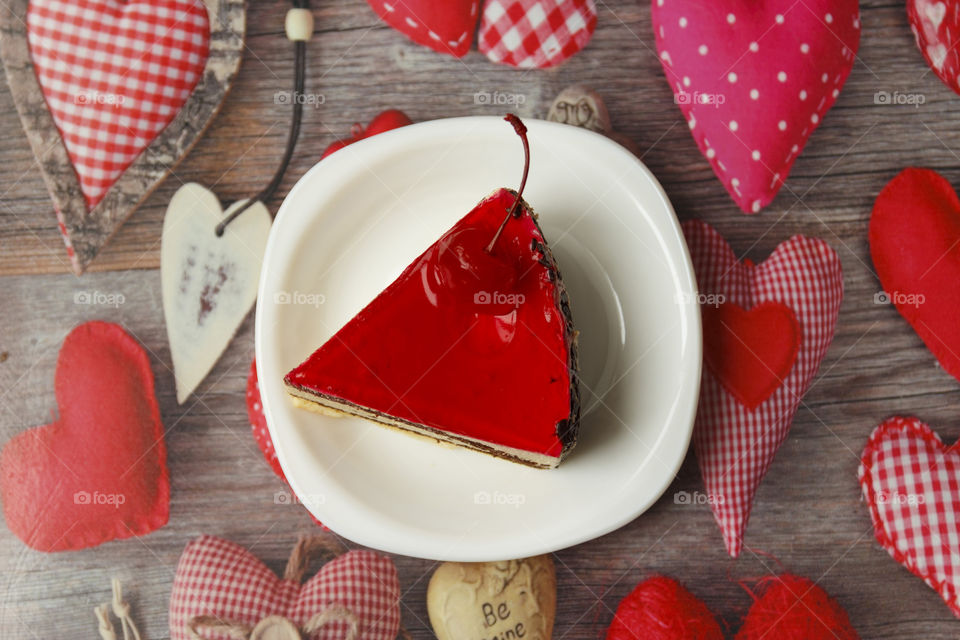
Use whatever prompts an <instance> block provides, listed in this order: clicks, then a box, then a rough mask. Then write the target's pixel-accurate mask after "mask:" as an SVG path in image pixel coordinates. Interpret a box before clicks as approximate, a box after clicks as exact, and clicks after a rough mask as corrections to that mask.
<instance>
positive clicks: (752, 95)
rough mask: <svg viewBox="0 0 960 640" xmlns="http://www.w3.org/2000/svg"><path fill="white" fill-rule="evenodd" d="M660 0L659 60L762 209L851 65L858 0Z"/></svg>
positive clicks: (737, 197) (723, 163)
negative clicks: (667, 0) (711, 1)
mask: <svg viewBox="0 0 960 640" xmlns="http://www.w3.org/2000/svg"><path fill="white" fill-rule="evenodd" d="M652 7H653V9H652V17H653V28H654V33H655V35H656V42H657V52H658V53H659V56H660V62H661V64H662V66H663V70H664V73H665V74H666V77H667V81H668V82H669V83H670V86H671V88H672V89H673V92H674V98H675V101H676V102H677V104H678V105H679V106H680V110H681V111H682V112H683V115H684V117H685V118H686V119H687V123H688V124H689V126H690V130H691V133H692V134H693V137H694V140H696V142H697V146H698V147H699V148H700V152H701V153H702V154H703V155H704V156H706V158H707V160H709V161H710V166H711V167H712V168H713V171H714V173H716V174H717V177H718V178H720V182H722V183H723V186H724V187H725V188H726V189H727V191H728V192H729V193H730V196H731V197H732V198H733V199H734V201H735V202H736V203H737V205H738V206H739V207H740V208H741V209H742V210H743V211H745V212H747V213H756V212H758V211H760V209H762V208H763V207H765V206H766V205H767V204H769V203H770V201H771V200H773V198H774V196H775V195H776V194H777V192H778V191H779V190H780V187H781V186H782V185H783V181H784V180H785V179H786V177H787V174H788V173H790V168H791V167H792V166H793V162H794V161H795V160H796V158H797V155H798V154H799V153H800V151H801V150H802V149H803V147H804V145H805V144H806V142H807V139H808V138H809V137H810V134H811V133H813V131H814V130H815V129H816V128H817V126H818V124H819V123H820V121H821V120H823V116H824V114H825V113H826V112H827V110H828V109H829V108H830V107H831V106H832V105H833V103H834V101H835V100H836V98H837V96H838V95H839V94H840V89H841V88H842V87H843V83H844V81H845V80H846V78H847V75H849V73H850V69H851V68H852V66H853V60H854V57H855V54H856V51H857V47H858V45H859V42H860V17H859V6H858V2H857V0H809V1H806V2H799V3H797V2H794V1H793V0H765V1H762V2H756V1H754V0H723V1H721V2H713V3H710V4H709V6H707V5H704V4H703V3H702V2H701V1H700V0H670V1H669V2H665V1H664V0H653V3H652Z"/></svg>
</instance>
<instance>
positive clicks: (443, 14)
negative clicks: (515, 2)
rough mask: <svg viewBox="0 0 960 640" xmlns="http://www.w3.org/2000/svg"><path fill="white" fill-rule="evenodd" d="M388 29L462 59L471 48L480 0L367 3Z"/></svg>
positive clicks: (412, 0) (368, 1)
mask: <svg viewBox="0 0 960 640" xmlns="http://www.w3.org/2000/svg"><path fill="white" fill-rule="evenodd" d="M367 4H369V5H370V7H371V8H372V9H373V10H374V12H375V13H376V14H377V15H378V16H380V19H381V20H383V21H384V22H386V23H387V24H388V25H390V26H391V27H393V28H394V29H396V30H397V31H399V32H400V33H402V34H404V35H406V36H407V37H408V38H410V39H411V40H413V41H414V42H416V43H417V44H422V45H423V46H425V47H430V48H431V49H433V50H434V51H437V52H439V53H448V54H450V55H452V56H456V57H458V58H462V57H463V56H465V55H467V52H468V51H470V45H471V44H473V32H474V30H475V29H476V26H477V17H478V10H479V7H480V0H444V2H434V1H433V0H367Z"/></svg>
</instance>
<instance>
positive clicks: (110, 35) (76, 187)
mask: <svg viewBox="0 0 960 640" xmlns="http://www.w3.org/2000/svg"><path fill="white" fill-rule="evenodd" d="M0 27H2V32H0V34H2V36H0V57H2V58H3V63H4V67H5V69H6V73H7V81H8V83H9V85H10V90H11V93H12V95H13V99H14V103H15V104H16V107H17V111H18V113H19V114H20V120H21V123H22V124H23V128H24V130H25V131H26V133H27V138H28V140H29V141H30V145H31V147H32V148H33V152H34V155H35V156H36V158H37V160H38V162H39V164H40V167H41V171H42V173H43V178H44V182H45V183H46V185H47V189H48V190H49V191H50V195H51V197H52V199H53V204H54V209H55V210H56V214H57V218H58V221H59V226H60V231H61V233H63V235H64V241H65V242H66V245H67V253H68V255H69V256H70V259H71V262H72V264H73V268H74V270H75V271H76V272H77V273H81V272H82V271H83V270H84V268H86V266H87V264H89V262H90V261H91V260H93V258H94V257H95V256H96V255H97V252H98V251H99V250H100V248H101V247H102V246H103V244H104V243H105V242H107V240H108V239H109V238H110V236H111V235H112V234H113V233H114V232H115V231H116V230H117V228H119V226H120V225H121V224H122V223H123V221H124V220H125V219H126V218H127V217H128V216H129V215H130V214H131V213H132V212H133V210H134V209H136V208H137V206H138V205H139V204H140V203H141V202H142V201H143V200H144V199H145V198H146V197H147V196H148V195H149V194H150V193H151V192H152V191H153V190H154V189H155V188H156V187H157V186H158V185H159V183H160V182H161V181H162V180H163V178H164V177H166V175H167V174H168V173H169V172H170V171H171V170H172V169H173V167H174V166H176V164H177V163H178V162H179V161H180V160H181V159H183V157H184V156H185V155H186V154H187V152H188V151H189V150H190V148H191V147H192V146H193V144H194V143H195V142H196V141H197V139H198V138H199V136H200V134H201V133H202V132H203V131H204V129H206V127H207V125H208V124H209V123H210V121H211V119H212V118H213V116H214V115H215V114H216V112H217V111H218V110H219V108H220V105H221V104H222V102H223V100H224V98H225V97H226V94H227V91H228V90H229V87H230V83H231V82H232V80H233V77H234V76H235V74H236V72H237V70H238V69H239V65H240V59H241V54H242V50H243V46H244V45H243V40H244V38H243V34H244V29H245V9H244V4H243V0H204V1H203V2H199V1H194V0H129V1H128V0H11V1H10V2H6V3H3V4H2V5H0Z"/></svg>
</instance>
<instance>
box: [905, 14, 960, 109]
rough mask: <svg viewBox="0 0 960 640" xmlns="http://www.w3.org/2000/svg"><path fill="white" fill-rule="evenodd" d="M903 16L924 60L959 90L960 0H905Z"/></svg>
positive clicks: (952, 86) (944, 80) (949, 85)
mask: <svg viewBox="0 0 960 640" xmlns="http://www.w3.org/2000/svg"><path fill="white" fill-rule="evenodd" d="M907 17H908V18H909V20H910V29H911V31H913V37H914V38H915V39H916V41H917V47H918V48H919V49H920V52H921V53H922V54H923V57H924V59H925V60H926V61H927V64H928V65H930V68H931V69H933V72H934V73H936V74H937V75H938V76H939V77H940V79H941V80H943V83H944V84H945V85H947V86H948V87H950V88H951V89H953V90H954V91H955V92H957V93H960V52H958V51H957V47H958V46H960V39H958V38H957V36H958V35H960V29H958V27H960V3H958V2H956V0H907Z"/></svg>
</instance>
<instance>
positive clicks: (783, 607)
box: [736, 574, 860, 640]
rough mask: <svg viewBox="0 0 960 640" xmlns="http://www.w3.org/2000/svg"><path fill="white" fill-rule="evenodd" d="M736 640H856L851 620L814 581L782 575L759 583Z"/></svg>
mask: <svg viewBox="0 0 960 640" xmlns="http://www.w3.org/2000/svg"><path fill="white" fill-rule="evenodd" d="M759 591H760V597H759V598H757V600H756V602H754V603H753V606H752V607H750V612H749V613H748V614H747V617H746V618H745V619H744V621H743V626H742V627H740V631H739V632H737V635H736V640H773V639H774V638H775V639H776V640H858V639H859V638H860V636H859V635H857V632H856V630H854V628H853V626H852V625H851V624H850V617H849V616H848V615H847V612H846V611H845V610H844V609H843V607H841V606H840V603H838V602H837V601H836V600H834V599H833V598H831V597H830V594H828V593H827V592H826V591H824V590H823V589H822V588H820V587H819V586H817V585H816V584H815V583H814V582H813V581H811V580H809V579H807V578H801V577H799V576H793V575H789V574H783V575H779V576H775V577H771V578H767V579H765V580H762V581H761V583H760V586H759Z"/></svg>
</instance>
